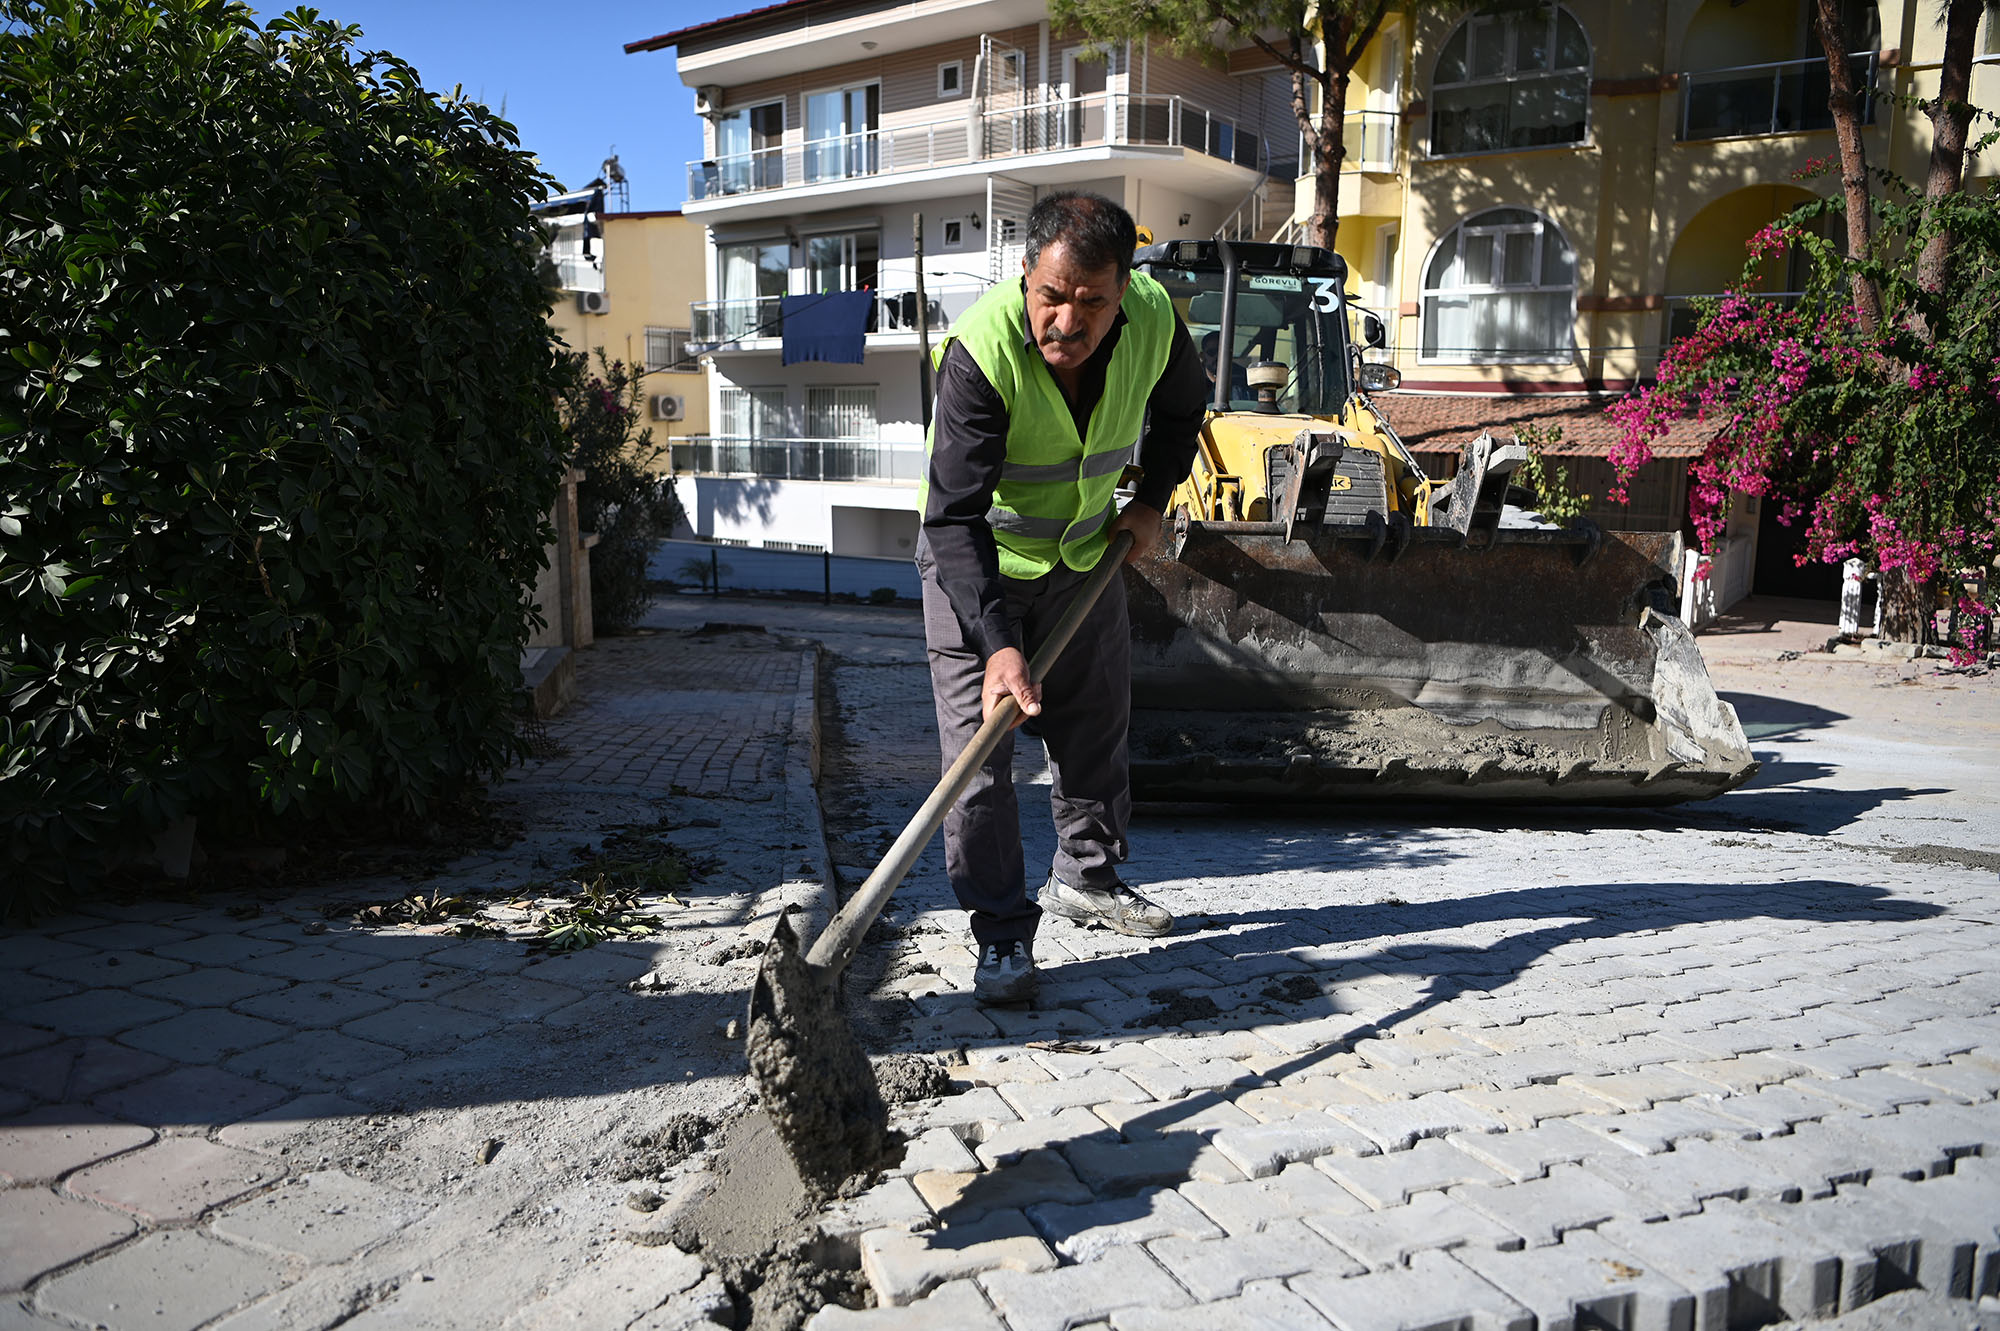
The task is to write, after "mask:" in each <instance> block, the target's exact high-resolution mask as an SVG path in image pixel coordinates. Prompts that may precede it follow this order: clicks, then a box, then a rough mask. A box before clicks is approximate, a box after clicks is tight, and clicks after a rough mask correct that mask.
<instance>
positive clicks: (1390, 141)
mask: <svg viewBox="0 0 2000 1331" xmlns="http://www.w3.org/2000/svg"><path fill="white" fill-rule="evenodd" d="M1340 146H1341V154H1342V155H1341V159H1340V169H1341V171H1343V172H1347V171H1372V172H1376V173H1378V174H1390V173H1393V172H1396V171H1399V170H1401V169H1402V165H1401V164H1402V160H1403V115H1402V112H1400V111H1349V112H1348V113H1347V114H1346V115H1345V116H1343V117H1341V121H1340ZM1311 168H1312V155H1311V153H1309V152H1308V151H1307V149H1306V136H1305V135H1303V134H1301V135H1299V170H1300V172H1301V173H1303V172H1306V171H1309V170H1311Z"/></svg>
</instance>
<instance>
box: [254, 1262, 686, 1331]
mask: <svg viewBox="0 0 2000 1331" xmlns="http://www.w3.org/2000/svg"><path fill="white" fill-rule="evenodd" d="M702 1271H703V1264H702V1261H701V1259H700V1258H698V1257H695V1256H693V1255H691V1254H688V1253H683V1252H681V1251H680V1250H679V1249H677V1248H673V1247H666V1248H641V1247H635V1246H633V1245H630V1244H611V1245H606V1246H605V1247H603V1248H599V1249H597V1250H596V1251H595V1252H593V1253H592V1254H590V1256H589V1258H588V1259H587V1260H586V1262H585V1264H584V1267H583V1269H582V1270H581V1271H578V1272H576V1273H575V1274H573V1275H570V1276H568V1278H567V1279H564V1278H562V1277H561V1276H558V1277H557V1279H558V1281H559V1282H560V1283H558V1284H557V1286H556V1288H554V1289H553V1290H551V1291H550V1292H549V1293H548V1294H547V1295H546V1296H545V1297H543V1298H540V1299H537V1300H536V1301H535V1302H533V1303H530V1304H528V1305H527V1306H525V1307H523V1308H520V1309H517V1310H516V1311H515V1312H514V1313H513V1315H512V1316H510V1317H508V1318H507V1320H506V1321H505V1322H503V1323H501V1327H502V1329H503V1331H554V1329H555V1328H562V1331H572V1329H573V1328H576V1327H579V1326H586V1327H587V1326H615V1327H620V1328H623V1327H627V1326H630V1325H631V1324H633V1323H634V1322H637V1321H639V1320H640V1319H641V1318H646V1317H649V1316H650V1315H651V1314H652V1313H653V1312H654V1311H655V1310H656V1309H658V1308H659V1306H660V1305H661V1304H662V1303H663V1302H665V1301H667V1300H669V1299H671V1298H673V1297H674V1296H675V1295H678V1294H682V1293H684V1292H685V1291H687V1290H689V1289H692V1288H693V1287H694V1286H695V1285H696V1283H697V1282H699V1281H700V1280H701V1277H702ZM710 1325H713V1323H710ZM225 1331H235V1328H233V1327H229V1328H226V1329H225Z"/></svg>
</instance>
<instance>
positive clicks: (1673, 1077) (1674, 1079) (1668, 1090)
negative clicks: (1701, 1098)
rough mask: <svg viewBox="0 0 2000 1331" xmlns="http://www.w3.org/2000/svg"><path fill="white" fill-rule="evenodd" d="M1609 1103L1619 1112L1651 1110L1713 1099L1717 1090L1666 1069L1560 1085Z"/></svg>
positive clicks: (1572, 1080) (1573, 1080)
mask: <svg viewBox="0 0 2000 1331" xmlns="http://www.w3.org/2000/svg"><path fill="white" fill-rule="evenodd" d="M1559 1084H1560V1085H1563V1086H1568V1087H1571V1088H1573V1089H1576V1090H1579V1091H1584V1092H1587V1093H1589V1094H1591V1095H1594V1096H1597V1097H1599V1099H1600V1100H1608V1101H1610V1102H1611V1103H1612V1104H1614V1105H1616V1106H1618V1107H1619V1108H1620V1109H1630V1110H1640V1109H1651V1108H1652V1107H1653V1106H1654V1105H1656V1104H1661V1103H1664V1102H1666V1101H1670V1100H1685V1099H1687V1098H1688V1097H1689V1096H1694V1095H1712V1094H1714V1092H1715V1087H1714V1086H1713V1085H1712V1084H1711V1083H1709V1082H1705V1081H1703V1080H1702V1079H1701V1078H1699V1077H1690V1076H1689V1075H1688V1074H1687V1073H1685V1072H1675V1071H1674V1070H1673V1069H1672V1068H1670V1067H1666V1066H1664V1065H1662V1066H1658V1067H1649V1068H1642V1069H1639V1070H1638V1071H1635V1072H1614V1073H1609V1074H1606V1075H1604V1076H1595V1077H1564V1078H1563V1079H1562V1081H1561V1082H1560V1083H1559Z"/></svg>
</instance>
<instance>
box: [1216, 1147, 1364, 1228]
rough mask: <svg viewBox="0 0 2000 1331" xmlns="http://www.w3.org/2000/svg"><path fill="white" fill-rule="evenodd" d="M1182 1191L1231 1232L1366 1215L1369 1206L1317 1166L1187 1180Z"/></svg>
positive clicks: (1290, 1166)
mask: <svg viewBox="0 0 2000 1331" xmlns="http://www.w3.org/2000/svg"><path fill="white" fill-rule="evenodd" d="M1179 1192H1180V1194H1181V1195H1182V1196H1183V1197H1185V1198H1187V1199H1188V1200H1189V1201H1190V1202H1193V1203H1194V1204H1195V1205H1196V1206H1198V1207H1200V1208H1201V1210H1202V1213H1203V1214H1205V1215H1207V1216H1208V1217H1209V1218H1210V1219H1212V1220H1214V1221H1215V1223H1216V1224H1218V1225H1220V1226H1222V1228H1223V1229H1224V1230H1225V1231H1227V1232H1228V1233H1230V1234H1254V1233H1256V1232H1257V1231H1258V1230H1260V1229H1262V1228H1263V1227H1264V1226H1266V1225H1268V1224H1270V1223H1272V1222H1273V1221H1277V1220H1302V1219H1304V1218H1305V1217H1307V1216H1342V1215H1360V1214H1362V1213H1364V1212H1366V1211H1367V1209H1368V1206H1367V1204H1366V1203H1365V1202H1363V1201H1362V1200H1361V1199H1360V1198H1358V1197H1356V1196H1355V1195H1354V1194H1353V1193H1351V1192H1349V1191H1347V1189H1345V1188H1343V1187H1341V1186H1340V1185H1339V1184H1338V1183H1335V1182H1334V1181H1333V1180H1332V1179H1330V1178H1328V1177H1327V1176H1326V1175H1325V1174H1322V1173H1320V1172H1319V1171H1318V1170H1316V1169H1314V1168H1313V1167H1312V1166H1311V1165H1306V1164H1297V1165H1287V1166H1286V1167H1285V1168H1284V1169H1282V1170H1280V1171H1279V1172H1278V1173H1276V1174H1273V1175H1271V1176H1269V1177H1268V1178H1255V1179H1245V1180H1243V1181H1242V1182H1240V1183H1204V1182H1200V1181H1196V1182H1191V1183H1184V1184H1182V1185H1181V1186H1180V1188H1179Z"/></svg>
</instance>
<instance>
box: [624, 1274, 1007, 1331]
mask: <svg viewBox="0 0 2000 1331" xmlns="http://www.w3.org/2000/svg"><path fill="white" fill-rule="evenodd" d="M944 1327H951V1328H953V1331H958V1328H963V1329H964V1331H1004V1328H1003V1327H1002V1325H1001V1322H1000V1318H999V1316H998V1314H996V1313H995V1312H994V1311H993V1305H992V1304H990V1303H988V1302H987V1301H986V1295H985V1294H984V1293H982V1292H981V1291H980V1288H979V1286H978V1285H976V1284H974V1283H973V1282H972V1281H970V1280H954V1281H951V1282H949V1283H948V1284H945V1285H941V1286H939V1287H938V1288H937V1289H936V1290H934V1291H932V1293H931V1294H930V1296H929V1297H927V1298H925V1299H923V1300H922V1301H921V1302H918V1303H913V1304H911V1305H909V1306H908V1307H903V1308H896V1307H888V1308H869V1309H867V1310H865V1311H855V1310H854V1309H851V1308H840V1307H835V1306H833V1305H831V1304H829V1305H828V1306H826V1307H824V1308H821V1309H820V1310H819V1311H818V1312H816V1313H814V1314H813V1317H812V1320H811V1321H809V1322H807V1323H806V1331H941V1328H944ZM634 1331H640V1329H639V1328H634Z"/></svg>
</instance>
